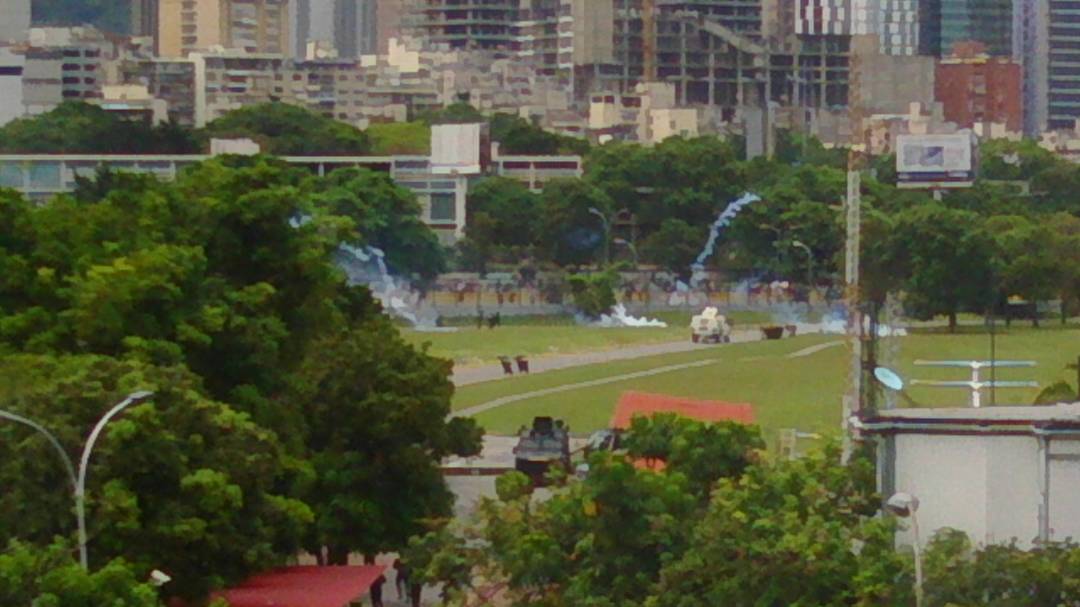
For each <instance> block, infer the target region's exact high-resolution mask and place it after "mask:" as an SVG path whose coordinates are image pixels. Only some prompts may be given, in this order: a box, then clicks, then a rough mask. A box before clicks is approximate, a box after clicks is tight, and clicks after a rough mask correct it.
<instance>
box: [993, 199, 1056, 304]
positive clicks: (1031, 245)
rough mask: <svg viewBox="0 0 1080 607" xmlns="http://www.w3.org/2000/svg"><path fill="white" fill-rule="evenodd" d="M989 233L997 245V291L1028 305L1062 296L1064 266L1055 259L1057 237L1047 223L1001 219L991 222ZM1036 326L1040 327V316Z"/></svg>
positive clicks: (1013, 218)
mask: <svg viewBox="0 0 1080 607" xmlns="http://www.w3.org/2000/svg"><path fill="white" fill-rule="evenodd" d="M986 230H987V231H988V232H989V234H990V235H991V236H992V237H993V238H994V240H995V242H996V244H997V259H996V260H995V261H996V264H995V265H996V268H995V269H996V272H995V275H994V283H995V284H994V287H996V288H997V289H998V290H1000V291H1002V292H1003V293H1004V294H1005V295H1006V296H1013V295H1019V296H1021V297H1023V298H1024V299H1026V300H1027V301H1044V300H1047V299H1050V298H1052V297H1054V296H1056V295H1058V294H1059V293H1061V292H1062V289H1061V283H1062V280H1063V279H1064V272H1063V264H1062V263H1061V261H1062V260H1061V259H1059V258H1058V257H1056V255H1055V254H1056V253H1057V252H1058V251H1057V249H1058V247H1056V246H1055V243H1054V239H1055V238H1056V236H1057V234H1056V233H1055V232H1054V230H1053V229H1052V228H1051V227H1050V226H1049V225H1048V224H1047V223H1040V222H1037V221H1032V220H1030V219H1027V218H1025V217H1021V216H1017V215H998V216H995V217H991V218H989V219H987V221H986ZM988 303H989V302H988ZM1032 322H1033V323H1035V324H1036V325H1037V324H1038V322H1039V319H1038V314H1035V315H1034V316H1033V317H1032Z"/></svg>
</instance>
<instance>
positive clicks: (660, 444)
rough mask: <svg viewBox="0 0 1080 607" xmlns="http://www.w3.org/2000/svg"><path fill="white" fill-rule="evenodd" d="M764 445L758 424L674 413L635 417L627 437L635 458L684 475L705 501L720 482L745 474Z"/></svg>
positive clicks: (631, 454)
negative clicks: (696, 418)
mask: <svg viewBox="0 0 1080 607" xmlns="http://www.w3.org/2000/svg"><path fill="white" fill-rule="evenodd" d="M764 449H765V441H764V440H763V439H762V437H761V430H760V429H758V428H757V427H756V426H747V425H745V424H740V423H736V422H724V423H716V424H709V423H702V422H697V421H693V420H689V419H687V418H684V417H679V416H676V415H654V416H652V417H635V418H634V419H633V420H632V422H631V425H630V431H629V433H628V435H627V439H626V450H627V453H628V454H629V455H630V456H631V457H636V458H643V459H646V460H659V461H663V462H664V464H665V470H667V471H668V472H669V473H677V474H682V475H684V476H685V477H686V478H687V480H688V481H689V489H690V491H692V492H693V494H694V495H695V496H697V497H698V498H699V499H701V500H703V501H704V500H707V499H708V498H709V495H710V493H711V492H712V489H713V487H714V485H715V483H716V482H717V481H718V480H720V479H722V478H737V477H739V476H740V475H742V473H743V471H744V470H745V469H746V468H747V466H749V465H751V464H752V463H754V462H755V461H756V460H757V459H758V452H760V451H763V450H764Z"/></svg>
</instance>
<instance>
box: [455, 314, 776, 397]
mask: <svg viewBox="0 0 1080 607" xmlns="http://www.w3.org/2000/svg"><path fill="white" fill-rule="evenodd" d="M643 330H647V329H643ZM760 339H761V331H760V330H758V329H756V328H755V329H752V330H751V329H743V330H735V331H733V332H732V335H731V341H732V342H748V341H758V340H760ZM715 347H716V346H715V345H712V344H695V343H693V342H691V341H690V340H689V339H687V340H685V341H672V342H667V343H661V344H647V345H640V346H627V347H625V348H618V349H614V350H601V351H598V352H582V353H580V354H564V355H560V356H542V357H539V358H534V359H531V360H530V361H529V367H530V369H529V370H530V371H531V372H532V373H544V372H546V371H555V370H557V369H569V368H571V367H580V366H582V365H593V364H597V363H609V362H613V361H617V360H630V359H633V358H644V357H646V356H658V355H660V354H674V353H677V352H689V351H691V350H699V349H709V348H715ZM504 377H507V376H506V375H504V374H503V370H502V367H501V366H500V365H499V364H498V363H492V364H490V365H486V366H483V367H465V368H462V369H454V376H453V380H454V385H455V386H468V385H469V384H478V383H481V382H485V381H493V380H498V379H503V378H504Z"/></svg>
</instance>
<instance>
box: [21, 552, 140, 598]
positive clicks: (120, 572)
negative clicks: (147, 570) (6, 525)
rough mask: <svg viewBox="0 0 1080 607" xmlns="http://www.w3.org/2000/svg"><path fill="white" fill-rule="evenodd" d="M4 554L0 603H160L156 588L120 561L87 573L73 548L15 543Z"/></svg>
mask: <svg viewBox="0 0 1080 607" xmlns="http://www.w3.org/2000/svg"><path fill="white" fill-rule="evenodd" d="M5 548H6V549H5V551H4V552H0V603H3V604H4V605H12V606H14V605H20V606H21V605H26V606H28V607H98V606H99V605H109V606H110V607H160V606H161V602H160V601H159V600H158V593H157V591H156V590H155V589H154V588H153V586H151V585H150V584H148V583H146V582H141V581H139V577H138V576H137V574H136V573H135V572H134V571H133V570H132V568H131V567H130V566H129V565H128V564H127V563H125V562H124V561H123V560H121V559H117V560H114V561H110V562H109V563H107V564H106V565H105V566H104V567H101V568H99V569H97V570H95V571H93V572H87V571H86V570H84V569H83V568H82V567H81V566H79V563H78V562H77V561H75V560H74V559H73V558H72V553H71V547H70V546H66V545H64V544H62V543H53V544H51V545H49V546H48V547H44V548H43V547H38V546H31V545H29V544H24V543H20V542H17V541H12V542H11V543H9V544H8V545H7V546H6V547H5Z"/></svg>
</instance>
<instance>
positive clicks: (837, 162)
mask: <svg viewBox="0 0 1080 607" xmlns="http://www.w3.org/2000/svg"><path fill="white" fill-rule="evenodd" d="M847 159H848V151H847V148H842V147H837V148H826V147H825V146H824V145H822V143H821V140H820V139H818V138H817V137H814V136H813V135H807V134H806V133H800V132H798V131H790V130H784V129H781V130H779V131H777V133H776V160H778V161H780V162H782V163H787V164H812V165H817V166H827V167H832V168H834V169H846V168H847Z"/></svg>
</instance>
